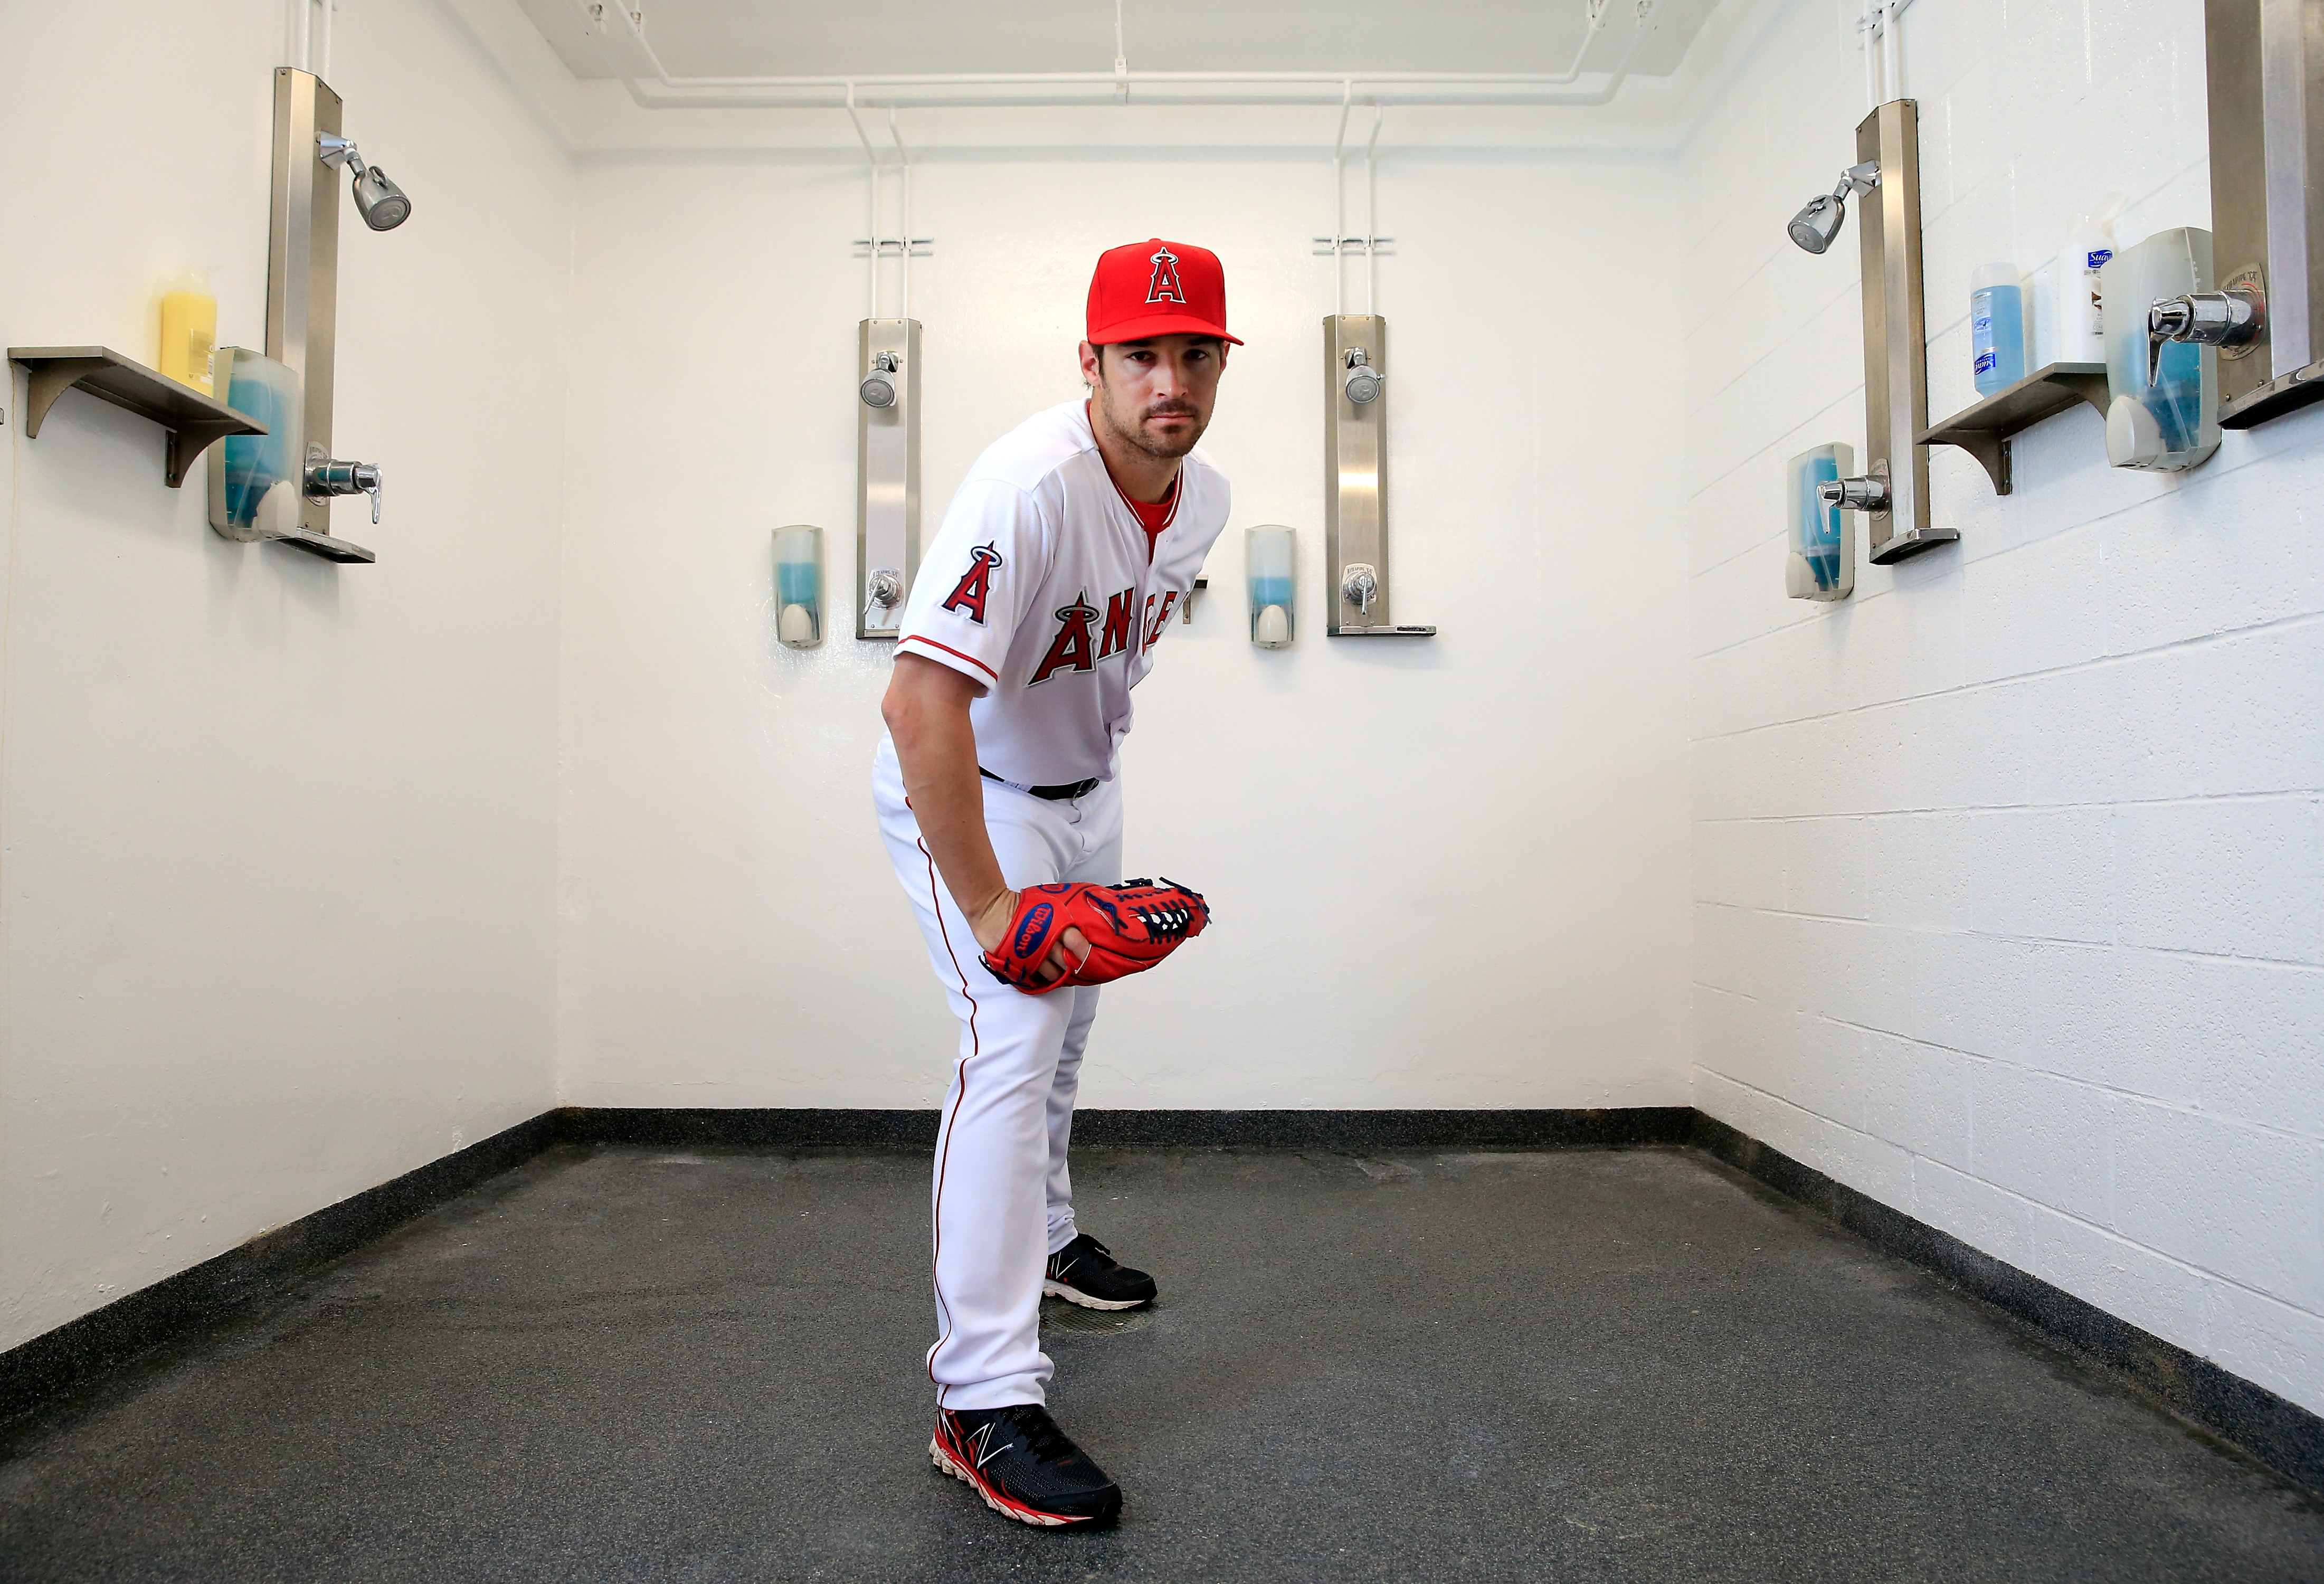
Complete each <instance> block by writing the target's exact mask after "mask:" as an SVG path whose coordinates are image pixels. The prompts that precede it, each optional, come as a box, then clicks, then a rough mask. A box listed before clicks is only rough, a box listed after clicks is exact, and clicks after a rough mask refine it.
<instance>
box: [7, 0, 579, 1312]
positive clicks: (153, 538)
mask: <svg viewBox="0 0 2324 1584" xmlns="http://www.w3.org/2000/svg"><path fill="white" fill-rule="evenodd" d="M283 14H284V7H283V6H282V5H281V4H280V3H279V0H240V3H237V4H230V5H199V6H193V5H182V4H175V3H171V0H101V3H100V0H90V3H87V4H74V5H39V6H32V5H14V6H9V7H7V8H5V12H0V148H5V149H6V150H7V151H9V152H8V154H7V157H6V158H5V160H0V343H5V345H18V346H22V345H58V344H78V343H85V342H100V343H103V344H106V345H111V346H114V347H116V348H118V349H120V350H122V351H124V352H126V353H128V354H129V355H132V356H135V357H139V358H141V359H148V360H150V359H151V358H152V355H153V354H152V334H153V332H152V326H151V324H150V322H149V314H150V312H151V292H152V287H153V283H154V281H155V279H156V276H157V275H158V273H159V272H161V270H162V269H163V268H164V267H166V266H169V265H171V264H175V263H180V262H204V261H214V262H223V263H224V264H225V266H226V272H225V274H224V275H223V277H222V278H221V280H220V281H219V282H218V284H219V285H220V286H221V288H222V290H221V292H220V296H221V321H220V328H221V333H222V336H223V337H224V338H225V339H226V340H228V341H230V342H237V343H240V344H242V345H260V344H261V343H262V341H263V303H264V292H265V249H266V225H267V190H268V169H269V120H270V115H271V108H270V107H271V103H272V72H273V69H274V67H275V66H277V65H278V64H280V63H281V61H282V60H283V58H284V57H283V54H282V49H283ZM331 77H332V80H333V82H334V85H335V86H336V87H338V88H339V90H340V91H341V92H342V93H343V94H344V95H345V96H346V100H347V106H348V108H347V121H346V124H347V129H348V131H349V133H350V134H352V135H354V136H355V137H356V138H357V139H358V140H359V141H360V142H361V143H363V145H364V149H365V150H366V151H367V152H370V153H371V154H372V155H373V156H374V158H375V159H376V160H377V161H379V162H380V163H381V164H382V165H383V166H384V167H385V168H386V169H387V170H391V171H392V173H393V174H394V176H395V177H396V179H397V180H399V181H401V183H402V184H403V185H404V186H405V187H406V188H407V189H409V190H410V193H411V195H412V198H413V201H414V205H415V208H414V213H413V217H412V219H411V220H410V223H408V224H407V225H406V226H404V227H403V228H402V229H401V230H399V231H395V232H392V233H390V234H388V235H372V234H371V233H369V232H367V231H365V230H364V227H363V226H362V225H361V224H360V223H359V222H358V221H357V219H356V217H355V215H354V213H353V209H352V206H348V207H347V212H346V216H345V218H344V220H343V222H342V236H343V241H344V244H345V245H344V250H343V255H342V272H341V282H340V303H341V307H340V318H339V377H338V408H337V434H338V436H339V437H340V439H341V441H342V451H343V454H353V455H355V456H362V457H364V458H369V459H375V460H377V461H379V462H381V463H382V464H383V465H384V467H385V469H386V474H387V481H388V489H387V512H386V520H385V521H384V523H383V525H382V526H381V527H380V528H378V529H377V530H372V529H371V528H370V527H369V524H368V522H367V521H364V520H363V518H362V517H361V515H360V514H359V511H358V508H357V507H356V506H355V505H351V504H342V505H341V506H340V507H339V508H338V511H339V513H340V516H339V519H338V520H339V522H340V523H341V524H342V525H343V526H342V531H343V532H346V534H347V535H348V536H349V537H352V538H356V539H362V540H364V542H367V543H371V544H373V545H374V546H375V547H376V548H378V549H379V551H380V553H381V558H380V561H379V563H378V565H377V566H365V567H355V568H348V569H345V570H340V569H335V568H333V567H330V566H327V565H325V564H323V563H321V562H318V561H313V560H310V559H308V558H306V557H301V556H300V555H298V554H296V553H295V552H291V551H286V550H281V549H277V548H267V547H263V546H256V545H249V546H245V545H235V544H229V543H227V542H226V540H224V539H219V538H217V536H216V535H215V534H213V533H212V532H211V531H210V530H209V528H208V522H207V519H206V515H205V512H206V502H205V490H204V484H203V478H202V475H201V474H200V473H199V472H198V471H197V473H196V474H195V475H194V476H193V477H192V478H191V479H189V482H188V483H187V485H186V487H185V488H184V489H183V490H180V491H174V492H173V491H171V490H169V489H166V488H165V487H164V486H163V484H162V482H161V431H160V430H159V429H157V428H154V427H153V426H152V425H151V424H149V423H147V422H145V421H143V419H134V418H132V417H130V416H128V415H127V414H125V413H123V412H120V411H118V410H115V409H114V408H111V407H107V406H105V405H103V404H101V403H98V402H97V401H93V400H92V399H90V398H88V397H87V396H84V395H80V394H77V393H76V394H69V395H68V396H66V397H65V398H64V399H63V401H61V402H60V404H59V405H58V406H57V408H56V409H55V410H53V411H52V412H51V414H50V416H49V419H48V421H47V424H46V426H45V427H44V428H42V433H41V435H40V437H39V438H37V439H28V438H26V437H25V435H24V433H23V424H22V408H23V381H22V379H21V377H19V378H18V379H16V380H15V382H14V383H13V385H12V386H10V387H9V388H8V391H9V393H8V395H7V397H6V399H5V403H0V405H5V407H6V409H7V415H8V416H7V422H6V425H5V429H0V439H5V445H0V524H5V540H6V556H5V576H6V585H5V604H0V652H4V653H5V661H0V997H5V1011H0V1042H5V1043H0V1346H5V1345H9V1344H13V1343H14V1342H17V1341H19V1340H23V1339H24V1338H26V1337H29V1336H32V1335H33V1334H36V1333H38V1332H40V1331H44V1330H46V1329H48V1328H50V1327H51V1326H54V1325H56V1324H59V1323H60V1322H64V1321H66V1320H69V1319H70V1318H72V1317H73V1316H75V1315H77V1314H79V1313H82V1312H86V1311H88V1310H90V1309H93V1308H96V1307H97V1306H99V1305H101V1304H103V1303H106V1302H108V1301H109V1300H111V1299H112V1298H115V1297H117V1296H119V1295H120V1294H123V1293H124V1292H126V1291H129V1290H132V1289H134V1288H135V1287H138V1286H141V1285H145V1284H147V1283H150V1282H152V1281H155V1280H158V1279H159V1278H161V1277H162V1276H165V1275H170V1274H171V1273H172V1272H174V1271H177V1270H179V1269H181V1268H183V1267H184V1266H188V1265H190V1264H193V1263H195V1262H196V1261H198V1260H200V1259H203V1258H205V1257H208V1256H210V1255H214V1254H217V1253H218V1252H220V1251H221V1250H223V1249H226V1248H230V1247H232V1246H233V1245H235V1244H236V1243H238V1242H240V1241H242V1240H243V1239H245V1238H248V1237H250V1236H253V1235H254V1234H255V1233H258V1232H260V1231H263V1230H264V1229H267V1228H269V1227H272V1226H275V1225H279V1224H281V1222H284V1221H287V1220H292V1219H294V1218H296V1217H298V1216H300V1215H304V1214H306V1213H308V1212H309V1211H313V1210H316V1209H317V1208H318V1207H320V1206H322V1205H325V1204H328V1203H331V1202H335V1201H337V1200H339V1199H341V1198H344V1197H346V1195H348V1194H350V1193H355V1192H358V1191H360V1190H362V1189H364V1188H367V1187H370V1186H372V1185H373V1184H374V1183H378V1182H381V1181H383V1180H384V1179H385V1178H388V1177H391V1176H393V1175H395V1174H398V1173H400V1172H403V1171H408V1170H410V1168H412V1167H414V1166H417V1165H422V1164H423V1163H425V1162H427V1161H429V1160H432V1159H435V1158H436V1157H438V1156H443V1155H445V1154H447V1153H449V1152H450V1151H452V1150H454V1149H456V1148H458V1147H460V1146H462V1145H463V1144H465V1143H471V1142H474V1141H475V1140H476V1139H478V1138H480V1137H484V1136H486V1135H488V1134H490V1133H492V1132H494V1131H496V1130H497V1129H499V1128H503V1127H506V1126H508V1125H510V1124H512V1123H513V1122H516V1121H519V1120H521V1119H524V1118H526V1117H529V1116H531V1115H534V1114H536V1113H538V1112H539V1111H540V1110H542V1109H543V1108H544V1107H545V1106H547V1105H548V1104H549V1101H550V1099H551V1095H552V1081H551V1076H550V1066H551V1062H552V1057H553V1051H552V1043H553V1035H554V1012H553V1007H552V1001H553V996H554V971H553V962H554V933H555V924H554V915H553V907H552V902H551V898H552V894H553V888H554V871H555V823H554V822H555V806H556V794H555V778H556V709H557V692H556V680H555V676H556V666H557V596H558V581H557V580H558V513H559V510H560V494H561V490H562V486H563V481H562V477H561V469H560V466H559V460H560V456H561V449H560V442H561V428H562V412H561V403H562V391H563V384H564V367H563V360H564V355H565V345H566V335H565V328H564V323H563V321H564V298H565V290H566V279H567V258H568V250H569V243H570V235H571V202H572V173H571V167H570V164H569V161H567V159H566V157H565V156H564V154H563V153H562V152H560V150H559V149H558V147H557V146H556V144H555V143H553V142H552V140H551V139H550V138H549V135H547V134H546V133H545V132H544V131H543V130H542V129H541V127H540V126H539V123H538V121H537V119H536V117H535V116H534V115H532V114H531V113H530V112H529V111H527V110H524V109H523V108H521V101H520V100H519V98H518V97H517V96H516V95H515V94H514V93H513V92H512V90H511V88H510V87H509V86H508V84H507V81H506V79H505V77H504V74H503V70H502V69H501V68H500V67H498V66H496V65H494V64H493V60H491V58H490V57H489V56H488V55H487V54H486V53H485V52H484V51H483V50H482V49H481V48H480V47H479V45H478V43H477V41H476V40H475V37H474V36H472V34H471V33H470V32H469V31H468V29H467V26H466V23H463V22H462V21H461V20H460V17H459V14H457V13H456V12H455V11H454V10H452V9H450V8H449V7H448V6H447V5H445V4H441V3H438V0H360V3H359V0H348V3H347V4H346V5H345V6H344V7H343V9H342V10H341V11H340V13H339V19H338V29H337V49H336V59H335V62H334V70H333V71H332V73H331ZM11 372H12V373H14V372H15V371H14V370H13V369H12V371H11ZM358 522H363V526H362V527H360V528H357V527H356V526H355V524H356V523H358Z"/></svg>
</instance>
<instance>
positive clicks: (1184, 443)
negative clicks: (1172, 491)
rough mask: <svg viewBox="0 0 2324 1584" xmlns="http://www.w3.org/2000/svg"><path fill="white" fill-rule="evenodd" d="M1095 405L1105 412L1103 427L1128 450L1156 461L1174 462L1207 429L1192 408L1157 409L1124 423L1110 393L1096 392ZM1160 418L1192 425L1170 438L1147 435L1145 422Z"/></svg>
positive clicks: (1191, 446) (1198, 414) (1201, 416)
mask: <svg viewBox="0 0 2324 1584" xmlns="http://www.w3.org/2000/svg"><path fill="white" fill-rule="evenodd" d="M1098 406H1099V407H1100V409H1101V410H1103V412H1104V413H1105V427H1106V428H1109V429H1111V430H1112V431H1113V433H1114V437H1116V438H1117V439H1119V440H1120V442H1121V443H1122V444H1123V445H1125V446H1128V447H1130V449H1131V450H1133V451H1140V452H1143V453H1144V454H1145V455H1147V456H1151V457H1152V458H1154V459H1155V460H1156V461H1157V462H1176V460H1177V459H1178V458H1179V457H1181V456H1185V454H1186V453H1187V452H1189V451H1192V450H1193V449H1194V443H1195V442H1196V441H1198V440H1200V439H1201V438H1202V437H1203V430H1204V429H1205V428H1209V427H1210V426H1208V425H1207V424H1205V423H1203V415H1202V414H1201V413H1199V412H1197V411H1195V410H1194V409H1193V408H1191V407H1164V408H1159V409H1156V410H1150V411H1148V412H1144V413H1140V414H1139V416H1138V418H1137V419H1135V420H1133V421H1131V422H1130V423H1126V424H1125V423H1123V422H1122V421H1121V419H1120V416H1119V415H1118V414H1116V413H1115V411H1114V410H1113V397H1112V395H1111V393H1110V392H1106V391H1100V392H1099V395H1098ZM1162 417H1184V418H1188V419H1193V420H1194V422H1193V423H1192V424H1190V425H1189V426H1188V427H1187V428H1186V430H1185V433H1183V434H1181V435H1179V436H1178V437H1176V438H1173V439H1162V438H1158V437H1154V436H1151V435H1148V433H1147V432H1146V425H1145V419H1148V418H1162Z"/></svg>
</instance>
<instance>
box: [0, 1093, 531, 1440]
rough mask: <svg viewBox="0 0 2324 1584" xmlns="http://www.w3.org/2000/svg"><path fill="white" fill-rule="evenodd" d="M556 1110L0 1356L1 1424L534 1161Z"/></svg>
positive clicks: (277, 1230) (407, 1173)
mask: <svg viewBox="0 0 2324 1584" xmlns="http://www.w3.org/2000/svg"><path fill="white" fill-rule="evenodd" d="M553 1115H554V1114H553V1113H546V1112H545V1113H543V1114H542V1115H540V1116H538V1117H534V1118H532V1119H530V1120H529V1121H523V1122H520V1123H518V1124H517V1125H516V1126H515V1127H513V1128H509V1129H507V1130H506V1131H504V1132H501V1133H495V1134H493V1136H492V1137H490V1138H486V1139H482V1140H480V1141H478V1142H477V1143H475V1144H472V1145H470V1146H468V1147H467V1148H466V1149H463V1150H460V1151H457V1153H455V1154H452V1155H447V1156H445V1157H444V1158H443V1159H441V1160H436V1161H430V1162H429V1163H428V1164H427V1165H424V1166H420V1167H419V1168H417V1169H415V1170H413V1171H409V1172H406V1173H404V1174H402V1175H401V1176H400V1177H393V1178H391V1179H389V1180H388V1181H387V1182H384V1183H381V1184H380V1185H379V1186H378V1187H376V1188H368V1189H365V1190H364V1192H363V1193H357V1194H355V1195H354V1196H353V1197H352V1198H347V1199H342V1200H341V1201H339V1202H338V1203H337V1204H331V1205H326V1206H324V1207H323V1208H322V1209H321V1210H318V1211H315V1212H314V1213H313V1214H312V1215H305V1216H301V1217H300V1218H299V1219H298V1220H295V1221H291V1222H290V1223H288V1224H287V1225H284V1226H280V1227H277V1228H275V1229H274V1230H272V1231H271V1232H265V1233H262V1234H261V1235H260V1236H258V1237H255V1238H253V1239H251V1240H250V1241H249V1242H247V1243H244V1244H243V1245H242V1246H241V1247H239V1248H229V1249H227V1250H226V1252H225V1253H224V1254H220V1255H217V1256H216V1257H213V1258H209V1259H206V1260H204V1261H202V1263H201V1264H199V1265H196V1266H188V1267H187V1268H186V1269H184V1270H181V1271H180V1272H179V1273H178V1274H177V1275H173V1276H166V1277H164V1278H163V1279H161V1281H158V1282H156V1283H154V1284H153V1285H152V1286H150V1287H141V1288H139V1289H138V1290H137V1291H136V1292H134V1293H131V1294H128V1295H127V1296H125V1297H122V1298H116V1299H115V1300H114V1301H113V1302H112V1303H108V1304H106V1306H105V1307H104V1308H102V1309H98V1310H93V1311H91V1312H89V1313H88V1314H84V1315H82V1316H81V1317H80V1318H79V1319H78V1320H73V1321H68V1322H65V1323H64V1324H63V1325H60V1326H59V1327H57V1329H56V1330H54V1331H44V1332H42V1334H41V1335H39V1336H37V1337H34V1338H33V1339H32V1340H31V1341H29V1342H24V1343H21V1344H19V1345H18V1346H16V1347H14V1348H11V1349H8V1350H7V1351H6V1352H5V1353H0V1423H5V1421H7V1420H11V1419H14V1418H16V1417H18V1416H19V1415H21V1414H24V1413H26V1412H28V1411H29V1410H31V1409H32V1407H34V1406H35V1405H37V1404H39V1403H41V1402H42V1400H43V1399H45V1398H48V1397H51V1396H54V1395H57V1394H58V1393H60V1392H62V1391H65V1390H67V1389H68V1388H69V1387H72V1386H78V1385H80V1384H81V1383H82V1382H84V1381H87V1380H89V1379H92V1378H94V1377H97V1376H100V1375H103V1374H104V1373H105V1372H106V1371H107V1370H109V1369H112V1368H114V1367H115V1366H116V1365H119V1364H122V1363H124V1362H125V1361H126V1360H128V1359H130V1358H134V1357H136V1356H137V1355H138V1354H140V1353H143V1352H146V1351H147V1350H149V1349H153V1348H156V1347H159V1346H160V1345H161V1344H162V1343H164V1342H167V1341H170V1340H172V1339H174V1338H177V1337H180V1336H183V1335H186V1334H187V1333H189V1332H191V1331H198V1330H199V1329H200V1328H202V1327H203V1326H206V1325H209V1324H212V1323H214V1322H217V1320H218V1319H219V1318H220V1317H222V1316H223V1315H225V1314H226V1312H228V1311H230V1310H232V1309H234V1308H235V1307H237V1306H238V1305H241V1304H244V1303H249V1302H250V1301H251V1300H252V1299H254V1298H261V1297H264V1296H266V1295H267V1294H272V1293H279V1292H281V1291H282V1290H283V1289H284V1288H286V1287H288V1286H289V1285H291V1283H293V1282H295V1281H297V1280H298V1279H299V1278H300V1276H302V1275H306V1274H307V1273H308V1272H309V1271H311V1270H313V1269H315V1268H316V1267H317V1266H322V1265H326V1264H327V1263H329V1262H330V1261H331V1260H334V1259H337V1258H338V1257H340V1256H341V1255H344V1254H349V1253H352V1252H354V1251H355V1249H357V1248H362V1247H363V1246H364V1244H366V1243H369V1242H372V1241H373V1240H374V1239H378V1238H380V1237H382V1236H383V1235H384V1234H385V1233H388V1232H391V1231H392V1230H394V1229H396V1228H397V1227H399V1226H401V1225H402V1224H403V1223H404V1222H405V1221H408V1220H411V1219H412V1218H413V1217H415V1216H419V1215H423V1214H425V1213H426V1212H427V1211H430V1210H433V1209H435V1208H436V1206H438V1205H439V1204H441V1203H443V1202H445V1201H446V1200H448V1199H452V1198H455V1197H457V1195H459V1194H462V1193H466V1192H467V1191H468V1190H469V1189H471V1188H474V1187H475V1185H476V1184H477V1183H482V1182H484V1181H486V1180H487V1179H489V1178H492V1177H496V1176H498V1175H500V1174H502V1173H503V1172H505V1171H507V1170H509V1169H510V1168H511V1167H512V1166H518V1165H523V1164H524V1163H525V1162H526V1161H528V1160H530V1159H531V1158H532V1157H533V1156H536V1155H539V1153H540V1152H541V1150H543V1149H544V1148H546V1147H548V1146H549V1144H550V1143H551V1142H552V1141H553V1140H554V1137H555V1123H554V1121H553V1120H552V1118H553Z"/></svg>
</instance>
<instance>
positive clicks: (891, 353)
mask: <svg viewBox="0 0 2324 1584" xmlns="http://www.w3.org/2000/svg"><path fill="white" fill-rule="evenodd" d="M856 358H857V362H856V386H855V397H856V401H855V476H856V496H855V576H856V582H857V587H856V591H855V636H856V637H858V638H895V637H897V636H898V635H899V632H900V631H901V629H900V623H901V622H903V620H904V596H905V595H906V594H908V593H910V592H911V587H912V574H913V572H914V571H915V570H917V569H918V566H919V564H920V322H919V321H918V319H865V320H864V321H863V322H862V324H861V325H859V326H858V327H856Z"/></svg>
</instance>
